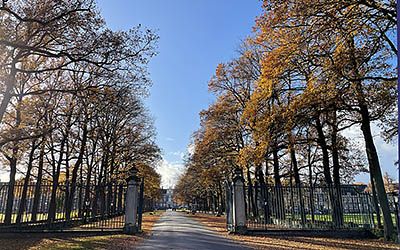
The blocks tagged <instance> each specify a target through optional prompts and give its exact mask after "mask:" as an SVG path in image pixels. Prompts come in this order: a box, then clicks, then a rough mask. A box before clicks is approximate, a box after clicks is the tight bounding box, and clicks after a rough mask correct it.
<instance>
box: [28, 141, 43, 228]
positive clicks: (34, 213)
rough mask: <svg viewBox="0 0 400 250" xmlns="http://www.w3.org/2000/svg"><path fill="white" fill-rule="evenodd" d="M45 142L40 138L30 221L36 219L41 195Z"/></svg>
mask: <svg viewBox="0 0 400 250" xmlns="http://www.w3.org/2000/svg"><path fill="white" fill-rule="evenodd" d="M45 144H46V140H45V138H44V137H43V138H42V145H41V147H40V153H39V162H38V172H37V175H38V177H37V180H36V185H35V194H34V198H33V205H32V218H31V220H32V222H35V221H36V220H37V212H38V208H39V202H40V197H41V192H40V189H41V187H42V177H43V176H42V175H43V161H44V150H45Z"/></svg>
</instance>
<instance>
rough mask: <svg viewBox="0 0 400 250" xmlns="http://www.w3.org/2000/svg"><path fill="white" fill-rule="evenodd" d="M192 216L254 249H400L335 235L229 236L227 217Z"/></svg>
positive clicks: (370, 240) (374, 241) (380, 243)
mask: <svg viewBox="0 0 400 250" xmlns="http://www.w3.org/2000/svg"><path fill="white" fill-rule="evenodd" d="M191 216H192V217H193V218H194V219H196V220H198V221H200V222H202V223H203V224H205V225H206V226H208V227H210V228H211V229H212V230H214V231H216V232H218V233H220V234H222V235H224V236H225V237H228V238H230V239H232V240H235V241H240V242H241V243H242V244H246V245H248V246H250V247H252V248H254V249H271V250H286V249H297V250H301V249H313V250H317V249H343V250H344V249H357V250H367V249H376V250H384V249H400V248H399V245H397V244H394V243H388V242H384V241H383V240H380V239H346V238H335V236H334V235H330V236H329V237H328V236H321V235H313V234H311V233H310V235H307V236H304V235H303V236H291V235H289V234H288V233H285V232H282V233H279V234H273V235H251V236H250V235H245V236H244V235H232V234H228V233H227V231H226V221H225V217H215V216H213V215H208V214H196V215H191Z"/></svg>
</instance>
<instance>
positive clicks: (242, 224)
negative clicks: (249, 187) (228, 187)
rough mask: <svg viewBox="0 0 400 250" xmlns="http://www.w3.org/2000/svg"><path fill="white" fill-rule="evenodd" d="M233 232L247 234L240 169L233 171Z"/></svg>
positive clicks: (242, 180) (242, 179) (242, 181)
mask: <svg viewBox="0 0 400 250" xmlns="http://www.w3.org/2000/svg"><path fill="white" fill-rule="evenodd" d="M232 184H233V185H232V186H233V195H232V196H233V197H232V198H233V207H232V215H233V216H232V217H233V232H235V233H238V234H245V233H246V232H247V226H246V209H245V200H244V178H243V176H242V171H241V169H238V168H237V169H235V176H234V177H233V183H232Z"/></svg>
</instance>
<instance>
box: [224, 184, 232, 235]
mask: <svg viewBox="0 0 400 250" xmlns="http://www.w3.org/2000/svg"><path fill="white" fill-rule="evenodd" d="M225 192H226V205H225V209H226V229H227V230H228V231H229V232H232V231H233V215H232V206H233V205H232V203H233V200H232V189H231V184H230V183H229V182H228V181H225Z"/></svg>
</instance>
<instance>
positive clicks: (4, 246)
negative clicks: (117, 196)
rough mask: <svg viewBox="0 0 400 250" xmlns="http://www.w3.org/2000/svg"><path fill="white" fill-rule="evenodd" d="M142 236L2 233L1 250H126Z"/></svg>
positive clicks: (0, 239)
mask: <svg viewBox="0 0 400 250" xmlns="http://www.w3.org/2000/svg"><path fill="white" fill-rule="evenodd" d="M143 237H144V235H142V234H140V235H135V236H131V235H125V234H115V233H113V234H110V233H102V232H99V233H98V232H96V233H4V234H3V233H2V234H0V249H1V250H8V249H10V250H19V249H21V250H25V249H54V250H56V249H128V248H129V247H132V246H133V245H134V244H136V243H137V242H138V241H139V240H141V239H142V238H143Z"/></svg>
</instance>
